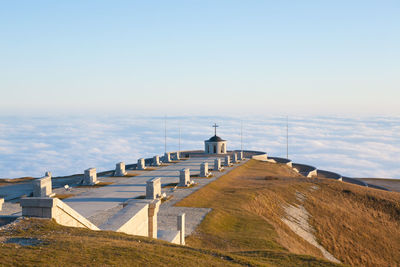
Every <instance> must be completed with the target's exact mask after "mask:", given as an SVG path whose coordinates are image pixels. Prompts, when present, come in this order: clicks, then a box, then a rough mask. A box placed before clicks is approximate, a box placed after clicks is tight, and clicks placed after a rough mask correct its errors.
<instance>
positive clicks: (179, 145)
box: [178, 122, 181, 154]
mask: <svg viewBox="0 0 400 267" xmlns="http://www.w3.org/2000/svg"><path fill="white" fill-rule="evenodd" d="M178 152H179V154H180V153H181V122H179V144H178Z"/></svg>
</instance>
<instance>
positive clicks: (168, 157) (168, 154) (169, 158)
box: [163, 152, 171, 163]
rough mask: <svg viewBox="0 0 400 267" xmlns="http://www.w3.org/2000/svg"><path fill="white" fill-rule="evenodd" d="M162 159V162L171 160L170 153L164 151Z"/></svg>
mask: <svg viewBox="0 0 400 267" xmlns="http://www.w3.org/2000/svg"><path fill="white" fill-rule="evenodd" d="M163 161H164V162H167V163H168V162H171V153H169V152H166V153H165V154H164V159H163Z"/></svg>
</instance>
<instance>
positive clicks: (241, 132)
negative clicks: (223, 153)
mask: <svg viewBox="0 0 400 267" xmlns="http://www.w3.org/2000/svg"><path fill="white" fill-rule="evenodd" d="M240 150H241V151H242V152H243V121H242V120H241V121H240Z"/></svg>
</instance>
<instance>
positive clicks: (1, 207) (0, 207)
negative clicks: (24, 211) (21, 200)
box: [0, 198, 4, 211]
mask: <svg viewBox="0 0 400 267" xmlns="http://www.w3.org/2000/svg"><path fill="white" fill-rule="evenodd" d="M3 204H4V198H0V211H1V210H2V209H3Z"/></svg>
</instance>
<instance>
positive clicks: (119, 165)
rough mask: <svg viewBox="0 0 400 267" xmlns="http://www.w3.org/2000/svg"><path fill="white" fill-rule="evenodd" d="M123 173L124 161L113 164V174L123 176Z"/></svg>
mask: <svg viewBox="0 0 400 267" xmlns="http://www.w3.org/2000/svg"><path fill="white" fill-rule="evenodd" d="M125 175H126V171H125V163H124V162H119V163H117V164H115V172H114V176H125Z"/></svg>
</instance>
